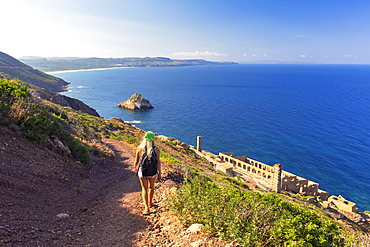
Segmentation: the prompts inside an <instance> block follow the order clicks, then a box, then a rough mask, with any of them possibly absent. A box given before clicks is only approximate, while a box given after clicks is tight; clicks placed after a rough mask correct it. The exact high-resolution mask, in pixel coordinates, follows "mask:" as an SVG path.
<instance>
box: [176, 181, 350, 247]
mask: <svg viewBox="0 0 370 247" xmlns="http://www.w3.org/2000/svg"><path fill="white" fill-rule="evenodd" d="M169 204H170V207H171V208H172V209H173V210H174V212H175V213H176V214H177V215H178V217H179V218H180V219H181V220H182V221H183V222H185V223H186V224H188V225H190V224H193V223H201V224H204V225H205V227H206V229H207V230H208V231H209V233H210V234H211V235H219V236H220V237H222V238H223V239H226V240H231V241H233V240H236V241H238V243H239V245H240V246H346V244H345V240H344V237H342V236H341V231H340V229H339V228H338V226H337V224H336V223H335V222H334V221H332V220H330V219H324V218H321V217H319V216H318V215H316V214H315V213H314V212H312V211H309V210H305V209H301V208H300V207H298V206H297V205H294V204H292V203H289V202H287V201H284V200H282V199H280V198H279V197H277V196H276V195H274V194H265V195H262V194H260V193H258V192H253V191H241V190H239V189H235V188H222V187H219V186H217V185H215V184H214V183H213V182H211V181H209V179H201V178H197V179H192V180H191V181H188V182H186V183H185V184H184V185H183V186H182V187H181V188H180V189H179V190H178V191H177V192H176V194H175V195H173V196H172V197H171V199H170V201H169Z"/></svg>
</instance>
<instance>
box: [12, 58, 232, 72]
mask: <svg viewBox="0 0 370 247" xmlns="http://www.w3.org/2000/svg"><path fill="white" fill-rule="evenodd" d="M19 60H21V61H22V62H24V63H26V64H28V65H30V66H32V67H33V68H36V69H39V70H41V71H44V72H52V73H56V72H60V71H76V70H77V71H81V70H97V69H98V70H99V69H109V68H130V67H183V66H201V65H230V64H237V63H235V62H212V61H206V60H203V59H190V60H179V59H170V58H165V57H153V58H151V57H144V58H135V57H134V58H94V57H92V58H68V57H56V58H44V57H23V58H20V59H19Z"/></svg>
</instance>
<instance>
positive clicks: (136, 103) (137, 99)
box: [117, 93, 154, 110]
mask: <svg viewBox="0 0 370 247" xmlns="http://www.w3.org/2000/svg"><path fill="white" fill-rule="evenodd" d="M117 106H118V107H122V108H126V109H130V110H148V109H152V108H154V107H153V106H152V104H150V102H149V100H147V99H144V97H143V96H142V95H141V94H139V93H135V94H133V95H132V96H131V97H130V98H129V99H128V100H126V101H123V102H121V103H119V104H118V105H117Z"/></svg>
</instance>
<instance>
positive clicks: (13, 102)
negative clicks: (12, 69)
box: [0, 79, 90, 163]
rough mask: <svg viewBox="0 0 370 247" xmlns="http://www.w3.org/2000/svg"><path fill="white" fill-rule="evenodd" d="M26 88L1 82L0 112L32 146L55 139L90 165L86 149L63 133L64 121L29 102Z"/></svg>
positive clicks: (8, 82)
mask: <svg viewBox="0 0 370 247" xmlns="http://www.w3.org/2000/svg"><path fill="white" fill-rule="evenodd" d="M28 97H29V94H28V90H27V87H26V86H23V85H22V84H21V83H20V82H19V81H8V80H5V79H0V112H1V115H2V116H3V117H6V118H12V120H13V121H14V122H16V123H17V124H18V125H20V126H21V129H22V131H23V133H24V135H25V136H26V137H27V138H28V139H30V140H31V141H33V142H35V143H45V142H46V140H47V139H48V138H49V137H50V136H52V135H55V136H57V137H58V138H59V139H60V140H61V141H62V142H63V143H64V144H65V145H66V146H68V148H69V149H70V150H71V153H72V156H73V157H74V158H75V159H77V160H80V161H81V162H83V163H89V162H90V155H89V150H88V149H87V148H86V147H85V146H83V145H82V144H81V143H80V142H79V141H78V140H76V139H75V138H73V136H72V135H71V134H70V133H69V132H68V131H66V130H65V128H64V126H63V121H62V120H61V119H59V118H57V117H54V116H53V115H52V114H51V113H49V112H47V111H46V109H45V108H44V107H41V106H39V105H36V104H34V103H30V102H29V100H28Z"/></svg>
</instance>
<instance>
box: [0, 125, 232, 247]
mask: <svg viewBox="0 0 370 247" xmlns="http://www.w3.org/2000/svg"><path fill="white" fill-rule="evenodd" d="M0 132H1V133H0V134H1V135H0V198H1V200H0V246H93V247H95V246H96V247H98V246H99V247H100V246H102V247H103V246H104V247H105V246H122V247H126V246H138V247H144V246H148V247H149V246H161V247H162V246H184V247H185V246H192V247H196V246H225V244H224V243H223V242H221V241H219V240H216V239H210V238H207V237H206V236H205V235H196V234H191V233H188V232H187V231H186V228H185V227H184V226H183V225H182V224H180V223H179V222H178V221H177V220H176V217H174V215H173V214H172V213H171V212H170V211H169V210H168V209H167V208H166V206H165V205H166V204H165V200H166V197H167V194H168V192H169V191H170V190H171V188H174V187H176V186H177V183H176V182H174V181H179V180H181V179H180V177H181V175H180V174H178V173H177V172H176V171H175V170H173V168H171V166H168V165H165V164H164V165H163V169H162V171H163V174H162V177H163V178H162V179H161V180H160V181H158V182H156V184H155V189H156V192H155V196H154V203H155V204H156V206H155V207H154V208H153V209H152V213H151V214H150V215H149V216H143V215H142V211H143V205H142V204H141V188H140V183H139V180H138V178H137V176H136V174H135V173H134V172H133V162H134V156H135V149H134V147H132V146H130V145H128V144H125V143H123V142H119V141H116V140H111V139H105V140H104V142H105V143H106V145H108V146H110V147H111V149H112V150H114V152H115V154H116V158H115V159H114V160H113V159H107V158H104V159H94V160H93V162H92V164H91V165H90V167H86V165H83V164H79V163H78V162H76V161H75V160H73V159H71V158H68V157H65V156H60V155H57V154H56V153H54V152H52V151H50V150H48V149H47V148H46V147H42V146H40V145H35V144H33V143H31V142H29V141H28V140H26V139H25V138H23V137H20V136H18V135H16V134H14V133H13V132H11V131H8V130H6V129H4V128H0Z"/></svg>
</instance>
